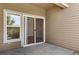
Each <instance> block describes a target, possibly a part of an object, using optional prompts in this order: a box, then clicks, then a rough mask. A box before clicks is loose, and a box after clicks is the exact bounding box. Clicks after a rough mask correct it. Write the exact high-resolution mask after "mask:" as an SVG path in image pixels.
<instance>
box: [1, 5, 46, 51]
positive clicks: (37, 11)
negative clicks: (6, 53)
mask: <svg viewBox="0 0 79 59" xmlns="http://www.w3.org/2000/svg"><path fill="white" fill-rule="evenodd" d="M3 9H10V10H15V11H19V12H24V13H30V14H33V15H39V16H45V10H44V9H42V8H39V7H37V6H33V5H31V4H26V5H24V6H23V5H20V4H0V50H6V49H12V48H18V47H20V46H21V45H20V42H13V43H9V44H3Z"/></svg>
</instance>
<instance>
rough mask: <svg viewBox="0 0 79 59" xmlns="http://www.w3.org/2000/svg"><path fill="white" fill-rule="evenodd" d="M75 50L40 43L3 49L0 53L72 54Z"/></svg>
mask: <svg viewBox="0 0 79 59" xmlns="http://www.w3.org/2000/svg"><path fill="white" fill-rule="evenodd" d="M72 54H73V51H72V50H69V49H65V48H61V47H58V46H55V45H52V44H48V43H45V44H40V45H35V46H29V47H25V48H18V49H12V50H8V51H3V52H2V51H1V52H0V55H72Z"/></svg>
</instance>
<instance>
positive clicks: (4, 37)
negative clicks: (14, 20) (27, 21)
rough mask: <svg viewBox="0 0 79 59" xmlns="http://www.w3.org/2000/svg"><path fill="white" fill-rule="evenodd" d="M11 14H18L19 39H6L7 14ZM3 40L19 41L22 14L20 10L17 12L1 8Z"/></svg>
mask: <svg viewBox="0 0 79 59" xmlns="http://www.w3.org/2000/svg"><path fill="white" fill-rule="evenodd" d="M9 13H10V14H13V15H19V16H20V18H21V19H20V39H11V40H8V39H7V27H8V26H7V15H8V14H9ZM3 19H4V20H3V24H4V25H3V32H4V33H3V39H4V40H3V42H4V43H10V42H17V41H21V21H22V14H21V12H17V11H13V10H8V9H4V10H3Z"/></svg>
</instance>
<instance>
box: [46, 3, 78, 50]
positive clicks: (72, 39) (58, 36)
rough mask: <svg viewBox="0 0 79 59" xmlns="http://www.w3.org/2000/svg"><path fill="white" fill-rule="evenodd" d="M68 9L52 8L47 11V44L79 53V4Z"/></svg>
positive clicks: (70, 5)
mask: <svg viewBox="0 0 79 59" xmlns="http://www.w3.org/2000/svg"><path fill="white" fill-rule="evenodd" d="M68 5H69V8H66V9H61V8H59V7H56V6H54V7H53V8H50V9H48V10H47V20H46V34H47V35H46V38H47V42H49V43H53V44H56V45H59V46H62V47H65V48H69V49H72V50H76V51H79V4H77V3H76V4H75V3H73V4H68Z"/></svg>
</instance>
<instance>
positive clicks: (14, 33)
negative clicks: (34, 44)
mask: <svg viewBox="0 0 79 59" xmlns="http://www.w3.org/2000/svg"><path fill="white" fill-rule="evenodd" d="M7 34H8V38H7V39H8V40H11V39H20V35H19V34H20V28H19V27H7Z"/></svg>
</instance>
